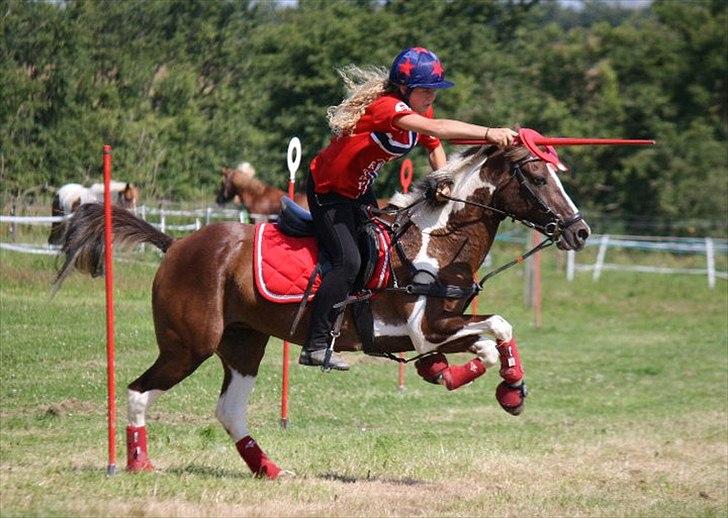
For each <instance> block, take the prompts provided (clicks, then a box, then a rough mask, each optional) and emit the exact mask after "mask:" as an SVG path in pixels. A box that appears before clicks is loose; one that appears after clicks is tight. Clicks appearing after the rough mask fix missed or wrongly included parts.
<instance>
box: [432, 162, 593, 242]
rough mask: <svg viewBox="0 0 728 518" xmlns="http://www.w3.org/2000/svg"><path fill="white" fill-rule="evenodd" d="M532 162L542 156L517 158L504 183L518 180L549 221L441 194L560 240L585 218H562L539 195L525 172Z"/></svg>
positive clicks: (527, 197)
mask: <svg viewBox="0 0 728 518" xmlns="http://www.w3.org/2000/svg"><path fill="white" fill-rule="evenodd" d="M531 162H543V160H541V159H540V158H537V157H534V156H531V155H529V156H526V157H525V158H522V159H520V160H517V161H515V162H513V163H511V167H510V178H509V179H508V182H506V184H505V185H504V187H505V186H506V185H508V183H510V182H512V181H513V180H514V179H515V180H516V181H517V182H518V185H519V189H520V191H521V193H524V194H525V198H526V200H527V201H530V202H531V203H533V204H534V205H536V206H537V207H538V209H539V210H540V211H541V212H542V213H543V214H545V215H546V216H547V218H548V219H549V221H548V223H545V224H541V223H536V222H533V221H530V220H527V219H524V218H520V217H518V216H516V215H515V214H513V213H512V212H508V211H505V210H502V209H499V208H497V207H494V206H492V205H486V204H485V203H480V202H477V201H470V200H463V199H460V198H455V197H452V196H448V195H443V194H441V195H440V196H442V197H443V198H445V199H447V200H449V201H454V202H459V203H464V204H467V205H474V206H476V207H480V208H482V209H486V210H489V211H491V212H495V213H498V214H500V215H501V216H502V217H503V218H510V219H511V220H513V221H518V222H520V223H522V224H524V225H525V226H527V227H529V228H533V229H536V230H538V231H539V232H541V233H542V234H543V235H545V236H546V237H547V239H550V240H552V241H554V242H555V241H558V239H559V237H561V233H562V232H563V231H564V230H566V229H567V228H569V227H570V226H571V225H573V224H574V223H577V222H578V221H581V220H582V219H583V218H582V216H581V213H579V212H577V213H576V214H574V215H573V216H571V217H570V218H568V219H565V220H564V219H561V218H560V217H559V215H558V214H557V213H556V212H555V211H554V210H553V209H552V208H551V207H550V206H549V205H548V204H547V203H546V202H545V201H543V199H542V198H541V197H540V196H539V195H538V193H537V192H536V191H535V190H534V188H533V184H532V183H531V182H530V181H528V178H526V175H525V174H524V173H523V166H524V165H526V164H530V163H531Z"/></svg>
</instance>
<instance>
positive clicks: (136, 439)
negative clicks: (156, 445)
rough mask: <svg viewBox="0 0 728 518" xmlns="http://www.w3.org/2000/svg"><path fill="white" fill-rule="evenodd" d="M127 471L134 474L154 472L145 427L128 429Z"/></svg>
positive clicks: (129, 427) (128, 427) (130, 427)
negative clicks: (148, 451)
mask: <svg viewBox="0 0 728 518" xmlns="http://www.w3.org/2000/svg"><path fill="white" fill-rule="evenodd" d="M126 469H127V471H133V472H138V471H152V470H154V466H152V463H151V461H150V460H149V455H148V454H147V429H146V427H145V426H131V425H129V426H127V427H126Z"/></svg>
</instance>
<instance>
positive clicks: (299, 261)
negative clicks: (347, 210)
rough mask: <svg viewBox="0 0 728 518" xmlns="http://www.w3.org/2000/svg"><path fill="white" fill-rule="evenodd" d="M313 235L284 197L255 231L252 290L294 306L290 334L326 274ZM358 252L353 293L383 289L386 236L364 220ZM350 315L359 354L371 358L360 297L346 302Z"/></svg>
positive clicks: (367, 316)
mask: <svg viewBox="0 0 728 518" xmlns="http://www.w3.org/2000/svg"><path fill="white" fill-rule="evenodd" d="M314 233H315V230H314V226H313V220H312V218H311V214H310V213H309V212H308V211H307V210H305V209H304V208H302V207H300V206H299V205H297V204H296V203H295V202H294V201H292V200H291V199H290V198H287V197H285V196H284V197H283V198H282V199H281V213H280V215H279V217H278V222H277V223H273V224H270V223H262V224H259V225H256V228H255V251H254V257H253V268H254V269H255V275H254V277H255V285H256V288H257V289H258V292H259V293H260V294H261V295H262V296H263V297H264V298H265V299H266V300H269V301H271V302H275V303H280V304H286V303H295V302H298V303H299V309H298V314H297V315H296V318H295V320H294V321H293V324H292V326H291V333H293V332H294V331H295V329H296V326H297V325H298V321H299V319H300V317H301V315H302V313H303V309H304V307H305V305H306V303H307V302H309V301H310V300H311V299H313V297H314V296H315V294H316V291H317V290H318V287H319V285H320V284H321V277H322V276H324V275H326V272H328V271H329V270H330V269H331V262H330V260H329V259H328V257H326V255H325V254H323V253H321V254H320V253H319V248H318V243H317V242H316V238H315V236H314ZM359 250H360V252H361V254H362V265H361V268H360V270H359V273H358V275H357V279H356V281H355V283H354V288H353V293H358V292H362V291H363V290H377V289H381V288H384V287H385V286H386V285H387V282H388V281H389V275H390V268H389V264H390V236H389V233H388V232H387V231H386V230H385V229H384V228H383V227H382V226H380V225H379V224H378V223H373V222H371V221H367V222H366V223H365V224H364V225H362V228H361V230H360V233H359ZM367 295H368V293H367ZM304 299H305V300H304ZM345 304H346V303H345ZM344 309H345V306H344V308H342V309H341V312H340V314H339V318H337V324H335V327H336V326H339V325H341V319H342V318H343V310H344ZM351 315H352V318H353V320H354V325H355V326H356V330H357V332H358V333H359V337H360V339H361V342H362V346H363V349H364V352H365V353H367V354H375V355H377V352H376V351H375V350H374V320H373V316H372V310H371V304H370V301H369V298H368V297H362V299H361V300H359V301H357V302H354V303H352V304H351Z"/></svg>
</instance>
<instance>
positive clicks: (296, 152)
mask: <svg viewBox="0 0 728 518" xmlns="http://www.w3.org/2000/svg"><path fill="white" fill-rule="evenodd" d="M286 162H287V164H288V174H289V177H288V197H289V198H291V199H293V195H294V190H295V187H294V186H295V182H296V171H298V167H299V166H300V165H301V141H300V140H299V139H298V137H293V138H292V139H291V141H290V142H289V143H288V153H287V155H286ZM290 354H291V345H290V344H289V343H288V340H284V341H283V375H282V378H283V380H282V387H281V428H283V429H284V430H285V429H286V428H287V427H288V373H289V363H290Z"/></svg>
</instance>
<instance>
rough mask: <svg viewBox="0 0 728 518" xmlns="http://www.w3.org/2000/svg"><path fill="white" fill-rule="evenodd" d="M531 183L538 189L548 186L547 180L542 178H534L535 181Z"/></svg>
mask: <svg viewBox="0 0 728 518" xmlns="http://www.w3.org/2000/svg"><path fill="white" fill-rule="evenodd" d="M531 182H532V183H533V185H535V186H536V187H543V186H544V185H546V179H545V178H541V177H540V176H536V177H534V178H533V180H531Z"/></svg>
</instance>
